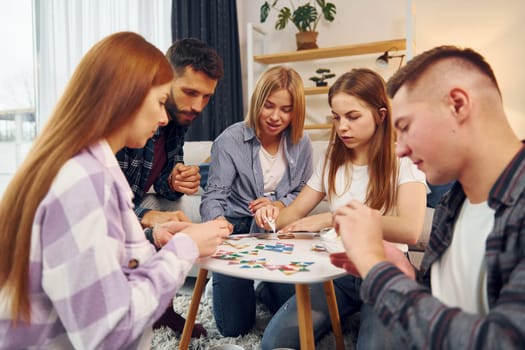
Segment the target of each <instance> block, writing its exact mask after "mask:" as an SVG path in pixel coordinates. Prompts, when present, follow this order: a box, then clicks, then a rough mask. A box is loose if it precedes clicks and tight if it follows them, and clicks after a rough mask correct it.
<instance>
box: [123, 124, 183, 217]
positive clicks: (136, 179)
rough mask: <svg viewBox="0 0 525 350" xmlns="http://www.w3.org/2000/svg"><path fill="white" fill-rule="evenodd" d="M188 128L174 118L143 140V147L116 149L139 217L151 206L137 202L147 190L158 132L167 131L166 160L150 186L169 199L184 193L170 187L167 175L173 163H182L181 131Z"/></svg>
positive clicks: (140, 200)
mask: <svg viewBox="0 0 525 350" xmlns="http://www.w3.org/2000/svg"><path fill="white" fill-rule="evenodd" d="M187 130H188V128H187V127H183V126H179V125H177V124H176V123H175V122H174V121H171V122H170V123H168V125H166V126H164V127H160V128H158V129H157V131H156V132H155V135H154V136H153V137H152V138H150V139H149V140H148V141H147V142H146V145H145V146H144V148H128V147H124V148H123V149H121V150H120V151H119V152H118V153H117V159H118V162H119V165H120V168H121V169H122V171H123V172H124V174H125V175H126V178H127V179H128V183H129V185H130V187H131V190H132V191H133V195H134V198H133V203H134V204H135V214H137V216H138V217H139V218H142V217H143V216H144V214H145V213H147V212H148V211H149V210H150V209H146V208H142V207H140V203H141V202H142V199H143V198H144V194H145V192H146V191H147V190H148V189H147V188H144V187H145V186H146V183H147V181H148V177H149V175H150V173H151V169H152V167H153V161H154V159H153V156H154V150H155V142H156V140H157V139H158V138H159V136H160V135H161V133H165V134H166V152H167V162H166V165H165V166H164V168H163V169H162V171H161V173H160V176H159V177H158V178H157V179H155V181H154V182H153V188H154V189H155V192H157V193H158V194H159V195H161V196H162V197H164V198H166V199H169V200H177V199H179V198H180V197H181V196H182V195H183V194H182V193H180V192H175V191H172V190H171V189H170V187H169V185H168V176H169V175H170V173H171V171H172V170H173V167H174V166H175V164H177V163H184V151H183V146H184V135H185V134H186V131H187Z"/></svg>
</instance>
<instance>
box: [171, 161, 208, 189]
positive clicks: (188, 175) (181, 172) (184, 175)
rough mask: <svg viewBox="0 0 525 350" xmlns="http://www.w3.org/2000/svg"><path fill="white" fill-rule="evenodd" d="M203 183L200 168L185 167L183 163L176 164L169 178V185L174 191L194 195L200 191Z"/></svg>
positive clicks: (193, 166) (194, 166)
mask: <svg viewBox="0 0 525 350" xmlns="http://www.w3.org/2000/svg"><path fill="white" fill-rule="evenodd" d="M200 181H201V174H200V173H199V167H198V166H196V165H184V164H182V163H177V164H175V167H174V168H173V170H172V172H171V174H170V176H169V177H168V184H169V186H170V188H171V189H172V190H173V191H176V192H180V193H184V194H194V193H197V191H198V190H199V184H200Z"/></svg>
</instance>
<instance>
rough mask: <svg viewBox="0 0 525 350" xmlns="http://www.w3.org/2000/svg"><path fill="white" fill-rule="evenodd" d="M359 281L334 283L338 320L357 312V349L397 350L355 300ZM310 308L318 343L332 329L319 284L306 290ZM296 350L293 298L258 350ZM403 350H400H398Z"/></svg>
mask: <svg viewBox="0 0 525 350" xmlns="http://www.w3.org/2000/svg"><path fill="white" fill-rule="evenodd" d="M361 282H362V280H361V279H360V278H357V277H354V276H350V275H348V276H344V277H341V278H338V279H336V280H334V290H335V295H336V298H337V308H338V310H339V316H340V318H341V320H344V319H347V318H348V317H349V316H350V315H352V314H354V313H355V312H360V327H359V335H358V339H357V349H358V350H363V349H378V350H383V349H393V348H398V347H397V345H398V343H397V342H396V341H394V339H393V335H392V334H391V333H390V331H389V330H388V329H387V328H386V327H385V326H384V325H383V324H382V322H381V320H380V319H379V317H378V316H377V315H376V313H375V311H374V309H373V307H372V305H370V304H363V302H362V301H361V298H360V296H359V290H360V288H361ZM310 299H311V305H312V325H313V330H314V338H315V341H316V342H318V341H319V340H321V339H322V338H323V337H324V336H325V335H327V334H328V333H329V332H330V331H331V329H332V323H331V321H330V314H329V312H328V306H327V304H326V296H325V292H324V287H323V285H322V284H314V285H312V286H311V287H310ZM279 347H284V348H292V349H299V348H300V339H299V326H298V323H297V304H296V298H295V296H293V297H291V298H290V299H289V300H288V301H286V302H285V303H284V304H283V306H281V308H280V309H279V310H278V311H277V313H276V314H275V315H274V316H273V318H272V319H271V320H270V323H269V324H268V326H267V327H266V330H265V331H264V334H263V339H262V349H263V350H271V349H274V348H279ZM401 348H403V347H401Z"/></svg>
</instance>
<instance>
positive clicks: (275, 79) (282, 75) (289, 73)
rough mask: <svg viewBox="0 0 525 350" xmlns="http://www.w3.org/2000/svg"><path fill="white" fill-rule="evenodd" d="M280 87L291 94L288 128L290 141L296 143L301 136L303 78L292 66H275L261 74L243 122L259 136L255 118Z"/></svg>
mask: <svg viewBox="0 0 525 350" xmlns="http://www.w3.org/2000/svg"><path fill="white" fill-rule="evenodd" d="M280 89H286V90H288V92H289V93H290V95H291V96H292V105H293V108H292V112H291V114H292V118H291V122H290V125H289V126H288V128H290V138H291V140H292V143H293V144H296V143H298V142H299V140H300V139H301V138H302V137H303V128H304V120H305V108H306V107H305V99H304V87H303V80H302V79H301V76H300V75H299V74H298V73H297V72H296V71H295V70H293V69H292V68H288V67H284V66H275V67H272V68H270V69H268V70H266V71H265V72H264V73H263V74H262V75H261V77H260V78H259V80H258V81H257V84H256V85H255V89H254V90H253V93H252V97H251V100H250V107H249V108H248V115H247V116H246V119H245V122H246V124H247V125H248V126H249V127H251V128H253V129H254V130H255V134H256V135H257V136H260V135H259V132H260V130H259V123H257V118H258V116H259V114H260V113H261V110H262V108H263V106H264V104H265V103H266V100H268V97H270V95H271V94H272V93H274V92H275V91H277V90H280Z"/></svg>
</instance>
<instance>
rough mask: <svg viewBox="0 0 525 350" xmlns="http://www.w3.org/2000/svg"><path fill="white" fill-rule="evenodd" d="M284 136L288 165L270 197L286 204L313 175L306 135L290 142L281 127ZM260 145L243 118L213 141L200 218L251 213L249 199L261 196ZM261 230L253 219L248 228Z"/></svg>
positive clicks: (204, 219) (209, 218) (262, 183)
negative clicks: (242, 120)
mask: <svg viewBox="0 0 525 350" xmlns="http://www.w3.org/2000/svg"><path fill="white" fill-rule="evenodd" d="M284 138H285V142H284V155H285V158H286V161H287V163H288V167H287V169H286V171H285V173H284V175H283V177H282V179H281V181H280V182H279V184H278V185H277V188H276V189H275V193H274V194H273V195H271V197H269V199H270V200H271V201H277V200H278V201H281V202H282V203H283V204H284V205H285V206H288V205H289V204H290V203H291V202H292V201H293V200H294V198H295V197H296V196H297V195H298V194H299V192H300V191H301V189H302V188H303V186H304V185H305V183H306V181H308V179H309V178H310V176H311V175H312V170H313V165H312V145H311V143H310V139H309V137H308V136H307V135H304V136H303V137H302V138H301V139H300V140H299V142H298V143H297V144H295V145H294V144H292V142H291V139H290V136H289V131H288V130H285V131H284ZM260 148H261V143H260V142H259V140H258V139H257V136H256V135H255V131H254V130H253V129H252V128H250V127H248V125H247V124H246V123H245V122H239V123H236V124H233V125H231V126H230V127H228V128H227V129H226V130H224V131H223V132H222V133H221V134H220V135H219V136H218V137H217V139H216V140H215V141H214V142H213V145H212V147H211V163H210V172H209V176H208V184H207V186H206V189H205V193H204V195H203V196H202V201H201V205H200V214H201V217H202V220H203V221H207V220H212V219H215V218H217V217H219V216H225V217H230V218H235V219H237V218H245V217H251V216H252V213H251V212H250V210H249V209H248V205H249V203H250V202H251V201H253V200H255V199H257V198H261V197H264V189H263V188H264V179H263V173H262V168H261V162H260V160H259V150H260ZM260 230H261V229H260V228H258V227H257V226H256V225H255V223H252V225H251V229H250V231H251V232H258V231H260Z"/></svg>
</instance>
